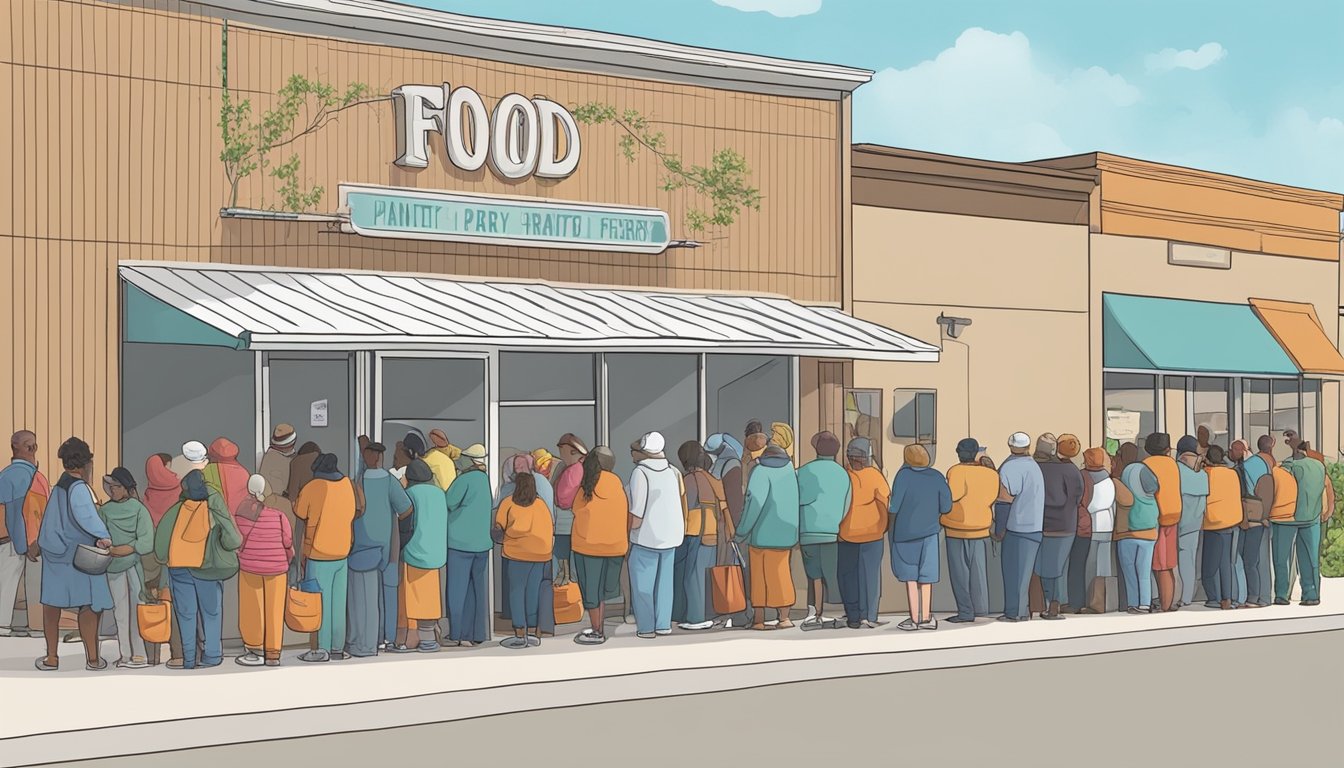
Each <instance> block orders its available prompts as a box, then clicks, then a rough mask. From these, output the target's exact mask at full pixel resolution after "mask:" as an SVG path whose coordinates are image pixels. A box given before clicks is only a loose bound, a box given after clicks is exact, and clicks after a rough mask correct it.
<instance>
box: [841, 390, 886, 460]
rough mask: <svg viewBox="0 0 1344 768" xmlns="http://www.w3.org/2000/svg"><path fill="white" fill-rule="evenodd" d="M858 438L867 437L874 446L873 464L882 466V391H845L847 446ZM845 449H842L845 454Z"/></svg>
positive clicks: (845, 437)
mask: <svg viewBox="0 0 1344 768" xmlns="http://www.w3.org/2000/svg"><path fill="white" fill-rule="evenodd" d="M856 437H866V438H868V440H869V441H870V442H871V443H872V446H873V463H874V464H876V465H877V466H878V467H881V466H882V442H883V441H882V390H879V389H846V390H845V434H844V435H842V436H841V438H842V441H843V443H844V444H845V446H848V445H849V441H850V440H853V439H854V438H856ZM843 450H844V448H843V447H842V448H841V451H842V452H843Z"/></svg>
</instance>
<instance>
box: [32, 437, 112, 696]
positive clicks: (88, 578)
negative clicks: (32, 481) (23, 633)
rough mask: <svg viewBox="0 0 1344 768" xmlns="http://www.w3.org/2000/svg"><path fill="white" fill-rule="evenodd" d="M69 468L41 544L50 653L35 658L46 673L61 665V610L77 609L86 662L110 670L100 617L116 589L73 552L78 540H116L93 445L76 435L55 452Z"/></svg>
mask: <svg viewBox="0 0 1344 768" xmlns="http://www.w3.org/2000/svg"><path fill="white" fill-rule="evenodd" d="M56 457H57V458H59V459H60V460H61V466H63V467H64V468H65V472H64V473H63V474H62V475H61V479H60V480H59V481H57V483H56V487H54V488H52V489H51V496H50V497H49V498H48V499H47V508H46V511H45V512H43V514H42V525H41V528H40V529H39V531H38V537H37V544H38V546H39V547H40V548H41V552H42V558H41V560H42V627H43V637H44V638H45V640H46V643H47V655H46V656H40V657H38V659H37V660H36V662H35V665H36V666H37V668H38V669H39V670H41V671H43V672H55V671H56V670H57V669H59V668H60V659H59V658H58V657H57V651H56V648H57V645H58V644H59V643H60V640H61V630H60V624H61V610H62V609H69V610H74V611H78V615H79V619H78V620H79V637H80V639H81V640H82V641H83V642H84V656H85V662H84V667H85V669H88V670H90V671H94V672H96V671H98V670H102V669H107V662H106V661H104V660H103V659H102V658H101V657H100V656H99V654H98V621H99V619H100V617H101V615H102V612H103V611H107V610H111V609H112V607H113V603H112V591H111V590H110V589H109V588H108V586H107V576H106V575H98V576H93V575H90V574H87V573H84V572H83V571H81V570H79V569H78V568H76V567H75V552H76V551H77V550H78V549H79V547H80V545H84V546H94V547H98V548H99V549H107V548H109V547H111V546H112V539H111V537H110V535H109V534H108V531H107V526H106V525H105V524H104V523H103V520H102V518H101V517H99V516H98V507H97V505H96V504H95V503H94V498H93V491H92V489H90V488H89V483H88V479H89V473H90V472H91V471H92V470H93V452H92V451H91V450H89V444H88V443H86V442H84V441H83V440H80V439H79V438H78V437H72V438H70V439H69V440H66V441H65V442H64V443H61V447H60V449H59V450H57V452H56Z"/></svg>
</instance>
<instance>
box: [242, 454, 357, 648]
mask: <svg viewBox="0 0 1344 768" xmlns="http://www.w3.org/2000/svg"><path fill="white" fill-rule="evenodd" d="M247 492H248V494H249V495H248V498H246V499H244V500H243V501H242V503H240V504H239V505H238V508H237V509H236V510H234V520H235V521H236V522H237V524H238V535H239V537H240V538H241V539H242V540H243V543H242V545H241V546H240V547H239V548H238V571H239V573H238V630H239V632H240V634H242V636H243V650H244V653H243V655H242V656H239V657H237V658H235V659H234V660H233V661H234V663H235V664H238V665H239V666H243V667H260V666H262V665H265V666H268V667H278V666H280V649H281V647H282V646H283V642H284V634H285V599H286V594H287V592H288V589H289V563H290V561H291V560H293V559H294V529H293V528H290V527H289V518H288V517H285V513H283V512H281V511H280V510H278V509H276V508H275V507H270V506H267V505H266V501H265V500H266V499H268V498H271V497H272V496H273V494H271V492H270V486H269V485H268V483H267V480H266V478H265V477H263V476H261V475H252V476H251V477H249V478H248V479H247ZM353 623H358V622H357V621H356V622H353Z"/></svg>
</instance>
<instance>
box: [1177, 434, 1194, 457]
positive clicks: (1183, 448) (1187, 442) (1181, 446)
mask: <svg viewBox="0 0 1344 768" xmlns="http://www.w3.org/2000/svg"><path fill="white" fill-rule="evenodd" d="M1176 453H1177V454H1182V453H1199V441H1198V440H1196V439H1195V438H1193V437H1191V436H1190V435H1186V436H1185V437H1182V438H1181V439H1180V440H1177V441H1176Z"/></svg>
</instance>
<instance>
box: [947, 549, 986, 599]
mask: <svg viewBox="0 0 1344 768" xmlns="http://www.w3.org/2000/svg"><path fill="white" fill-rule="evenodd" d="M946 541H947V576H948V580H949V581H951V582H952V595H953V597H954V598H956V601H957V617H958V618H962V619H974V618H975V617H976V616H988V615H989V574H988V573H987V572H986V570H985V548H986V544H985V542H987V541H989V539H988V538H979V539H958V538H953V537H951V536H948V537H946Z"/></svg>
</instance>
